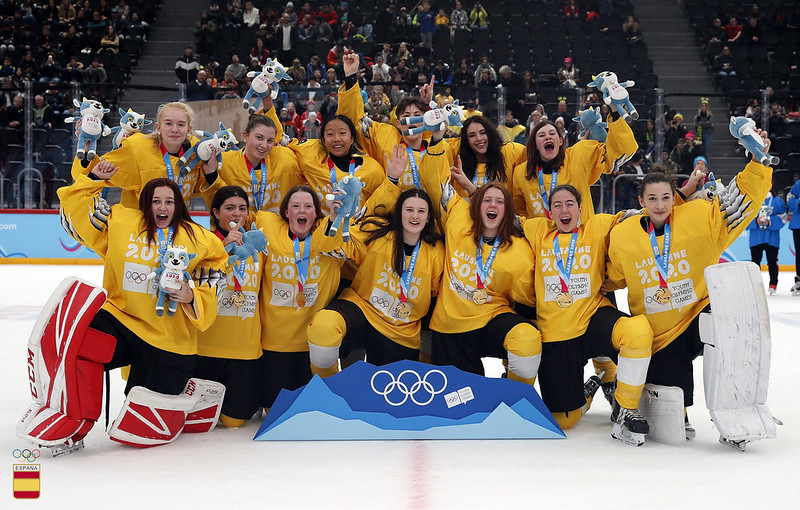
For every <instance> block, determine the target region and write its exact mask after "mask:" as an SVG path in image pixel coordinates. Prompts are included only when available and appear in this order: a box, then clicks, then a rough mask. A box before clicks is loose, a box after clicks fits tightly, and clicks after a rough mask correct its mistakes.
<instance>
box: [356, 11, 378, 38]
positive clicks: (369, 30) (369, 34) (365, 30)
mask: <svg viewBox="0 0 800 510" xmlns="http://www.w3.org/2000/svg"><path fill="white" fill-rule="evenodd" d="M374 32H375V29H374V27H373V26H372V21H371V18H370V16H368V15H366V14H365V15H364V16H362V17H361V26H359V27H358V31H357V34H358V35H359V36H360V37H363V38H364V41H366V42H367V43H369V44H373V43H374V42H375V36H374Z"/></svg>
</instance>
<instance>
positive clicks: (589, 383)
mask: <svg viewBox="0 0 800 510" xmlns="http://www.w3.org/2000/svg"><path fill="white" fill-rule="evenodd" d="M600 386H601V382H600V378H599V377H597V376H596V375H593V376H591V377H590V378H588V379H586V382H585V383H583V395H584V396H585V397H586V401H587V402H588V401H589V399H591V398H594V394H595V393H597V390H599V389H600Z"/></svg>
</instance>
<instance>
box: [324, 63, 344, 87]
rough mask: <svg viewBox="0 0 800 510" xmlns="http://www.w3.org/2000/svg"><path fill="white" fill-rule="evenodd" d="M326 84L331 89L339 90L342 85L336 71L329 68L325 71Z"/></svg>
mask: <svg viewBox="0 0 800 510" xmlns="http://www.w3.org/2000/svg"><path fill="white" fill-rule="evenodd" d="M325 84H326V85H327V86H328V87H331V88H338V87H339V85H341V82H340V81H339V78H337V76H336V69H334V68H332V67H329V68H328V70H327V71H325Z"/></svg>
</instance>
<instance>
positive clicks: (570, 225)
mask: <svg viewBox="0 0 800 510" xmlns="http://www.w3.org/2000/svg"><path fill="white" fill-rule="evenodd" d="M581 210H582V209H581V206H580V205H578V199H577V198H576V197H575V195H573V194H572V193H570V192H569V191H567V190H565V189H563V190H559V191H557V192H555V193H553V195H552V196H551V197H550V217H551V218H552V219H553V221H554V222H555V223H556V227H557V228H558V231H559V232H560V233H562V234H567V233H569V232H572V231H573V230H575V229H576V228H577V227H578V221H579V220H580V218H581Z"/></svg>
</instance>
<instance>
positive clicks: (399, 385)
mask: <svg viewBox="0 0 800 510" xmlns="http://www.w3.org/2000/svg"><path fill="white" fill-rule="evenodd" d="M381 374H386V375H388V376H389V377H390V380H389V382H387V383H386V385H385V386H384V388H383V390H379V389H378V388H376V387H375V379H376V378H377V377H378V376H379V375H381ZM407 374H409V375H410V376H412V377H414V378H416V381H414V382H411V381H408V380H407V381H405V382H404V381H403V380H402V379H403V376H404V375H407ZM431 374H434V375H439V376H441V378H442V380H441V388H439V389H438V390H437V389H434V386H433V384H432V383H431V382H430V381H428V377H429V376H430V375H431ZM406 379H408V377H407V378H406ZM409 382H410V384H408V383H409ZM369 383H370V386H372V391H374V392H375V393H377V394H378V395H382V396H383V399H384V400H386V403H387V404H389V405H390V406H394V407H397V406H401V405H403V404H405V403H406V401H407V400H408V398H409V397H411V401H412V402H414V403H415V404H417V405H418V406H426V405H428V404H430V403H431V402H433V397H435V396H436V395H438V394H440V393H442V392H443V391H444V390H445V388H447V376H446V375H444V372H442V371H441V370H437V369H433V370H429V371H428V373H426V374H425V376H424V377H420V375H419V374H418V373H417V372H416V371H414V370H404V371H402V372H400V375H398V376H397V378H396V379H395V377H394V375H393V374H392V373H391V372H389V371H388V370H378V371H377V372H375V373H374V374H373V375H372V379H370V382H369ZM420 389H423V390H424V391H425V392H427V393H428V394H429V396H428V398H427V400H425V401H418V400H417V398H416V394H417V392H419V391H420ZM395 390H397V391H399V392H400V393H402V394H403V399H402V400H400V401H399V402H395V401H394V400H392V399H391V398H389V395H391V394H392V393H393V392H395Z"/></svg>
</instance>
